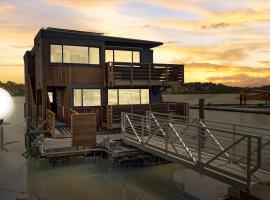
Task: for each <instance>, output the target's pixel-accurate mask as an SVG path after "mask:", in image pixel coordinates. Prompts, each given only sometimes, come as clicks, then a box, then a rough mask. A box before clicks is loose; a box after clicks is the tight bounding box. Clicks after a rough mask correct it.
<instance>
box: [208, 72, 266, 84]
mask: <svg viewBox="0 0 270 200" xmlns="http://www.w3.org/2000/svg"><path fill="white" fill-rule="evenodd" d="M208 80H209V81H210V82H215V83H223V84H225V85H231V86H241V87H256V86H262V85H270V76H265V77H259V76H256V77H252V76H249V75H246V74H234V75H232V76H223V77H209V78H208Z"/></svg>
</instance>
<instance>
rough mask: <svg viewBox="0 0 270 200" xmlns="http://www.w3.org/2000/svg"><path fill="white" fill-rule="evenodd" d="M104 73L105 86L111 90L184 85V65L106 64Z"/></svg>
mask: <svg viewBox="0 0 270 200" xmlns="http://www.w3.org/2000/svg"><path fill="white" fill-rule="evenodd" d="M104 71H105V72H104V76H105V77H104V84H105V86H106V87H109V88H114V87H119V86H127V87H136V86H140V87H141V86H148V87H151V86H163V87H167V86H170V85H171V84H174V83H176V82H178V83H180V84H183V83H184V65H178V64H155V63H151V64H143V63H125V62H109V63H106V64H105V70H104Z"/></svg>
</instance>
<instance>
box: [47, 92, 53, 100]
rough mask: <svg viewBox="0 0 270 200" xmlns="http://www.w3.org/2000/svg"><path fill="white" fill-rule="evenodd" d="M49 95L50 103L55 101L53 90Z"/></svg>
mask: <svg viewBox="0 0 270 200" xmlns="http://www.w3.org/2000/svg"><path fill="white" fill-rule="evenodd" d="M48 97H49V101H50V103H53V93H52V92H48Z"/></svg>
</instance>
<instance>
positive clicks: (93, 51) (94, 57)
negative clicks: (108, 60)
mask: <svg viewBox="0 0 270 200" xmlns="http://www.w3.org/2000/svg"><path fill="white" fill-rule="evenodd" d="M89 63H90V64H96V65H99V48H97V47H89Z"/></svg>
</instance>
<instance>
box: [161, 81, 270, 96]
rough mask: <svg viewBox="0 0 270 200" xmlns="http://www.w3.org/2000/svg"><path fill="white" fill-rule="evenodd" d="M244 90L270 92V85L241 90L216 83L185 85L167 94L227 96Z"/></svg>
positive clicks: (176, 87) (174, 87) (173, 88)
mask: <svg viewBox="0 0 270 200" xmlns="http://www.w3.org/2000/svg"><path fill="white" fill-rule="evenodd" d="M242 89H244V90H245V91H246V92H252V91H254V90H264V91H269V92H270V85H267V86H261V87H250V88H241V87H233V86H227V85H223V84H215V83H211V82H209V83H200V82H194V83H185V84H184V85H183V86H179V85H174V86H173V87H172V88H171V89H168V90H167V91H166V93H172V94H225V93H239V91H240V90H242Z"/></svg>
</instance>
